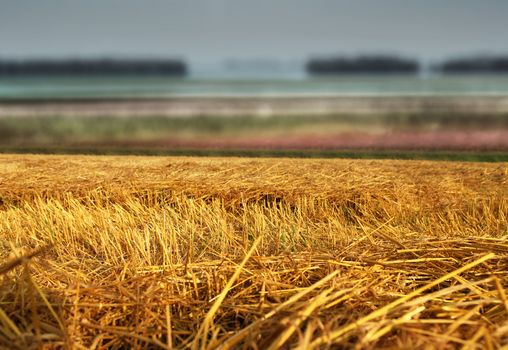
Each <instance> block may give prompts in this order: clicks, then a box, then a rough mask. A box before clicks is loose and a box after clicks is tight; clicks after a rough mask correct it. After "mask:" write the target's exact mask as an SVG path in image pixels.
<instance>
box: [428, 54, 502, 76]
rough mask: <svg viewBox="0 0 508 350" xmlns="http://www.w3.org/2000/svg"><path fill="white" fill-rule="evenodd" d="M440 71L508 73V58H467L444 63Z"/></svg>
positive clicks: (439, 68) (452, 72)
mask: <svg viewBox="0 0 508 350" xmlns="http://www.w3.org/2000/svg"><path fill="white" fill-rule="evenodd" d="M437 69H438V71H441V72H442V73H451V74H454V73H504V74H506V73H508V56H497V57H482V56H479V57H469V58H468V57H466V58H456V59H451V60H448V61H446V62H444V63H443V64H442V65H441V66H440V67H439V66H438V67H437Z"/></svg>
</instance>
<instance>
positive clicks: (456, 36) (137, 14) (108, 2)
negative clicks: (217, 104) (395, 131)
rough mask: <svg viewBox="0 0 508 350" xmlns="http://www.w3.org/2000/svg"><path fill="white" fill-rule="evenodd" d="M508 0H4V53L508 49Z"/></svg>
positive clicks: (221, 54)
mask: <svg viewBox="0 0 508 350" xmlns="http://www.w3.org/2000/svg"><path fill="white" fill-rule="evenodd" d="M507 19H508V1H507V0H335V1H332V0H0V57H48V56H50V57H55V56H57V57H68V56H134V57H153V56H177V57H182V58H185V59H187V60H189V61H193V62H196V61H197V62H206V61H218V60H222V59H227V58H237V59H244V58H261V57H269V58H276V59H284V60H287V59H298V60H301V59H305V58H306V57H309V56H311V55H316V54H332V53H345V54H355V53H359V52H379V51H382V52H387V53H402V54H407V55H409V56H414V57H419V58H423V59H427V60H428V59H434V58H438V59H439V58H442V57H444V56H449V55H454V54H462V53H471V52H472V53H479V52H491V53H500V52H505V53H508V39H507V34H508V20H507Z"/></svg>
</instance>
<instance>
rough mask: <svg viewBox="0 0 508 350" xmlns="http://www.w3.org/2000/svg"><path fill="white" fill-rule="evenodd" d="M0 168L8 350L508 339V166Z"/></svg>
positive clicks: (75, 160) (185, 162) (2, 310)
mask: <svg viewBox="0 0 508 350" xmlns="http://www.w3.org/2000/svg"><path fill="white" fill-rule="evenodd" d="M0 164H1V166H0V262H1V263H0V348H9V349H15V348H18V349H26V348H47V349H54V348H74V349H119V348H127V347H134V348H167V349H170V348H175V349H215V348H219V349H244V348H245V349H278V348H299V349H328V348H333V349H342V348H344V349H350V348H357V349H373V348H376V349H383V348H390V349H393V348H406V349H409V348H412V349H417V348H422V349H423V348H425V349H427V348H440V349H448V348H450V349H452V348H466V349H475V348H487V349H495V348H500V347H503V346H507V344H508V299H507V297H506V295H507V294H508V291H507V288H508V164H506V163H496V164H493V163H492V164H488V163H453V162H448V163H447V162H422V161H394V160H383V161H369V160H305V159H239V158H228V159H225V158H162V157H160V158H159V157H105V156H103V157H91V156H31V155H24V156H21V155H1V156H0Z"/></svg>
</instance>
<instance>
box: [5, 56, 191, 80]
mask: <svg viewBox="0 0 508 350" xmlns="http://www.w3.org/2000/svg"><path fill="white" fill-rule="evenodd" d="M186 74H187V66H186V64H185V63H184V62H182V61H180V60H119V59H76V60H74V59H73V60H22V61H21V60H19V61H16V60H0V76H23V75H27V76H37V75H41V76H42V75H48V76H55V75H57V76H95V75H111V76H120V75H141V76H179V77H180V76H185V75H186Z"/></svg>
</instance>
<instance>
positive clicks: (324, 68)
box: [306, 56, 420, 75]
mask: <svg viewBox="0 0 508 350" xmlns="http://www.w3.org/2000/svg"><path fill="white" fill-rule="evenodd" d="M419 69H420V64H419V63H418V62H417V61H415V60H411V59H405V58H400V57H391V56H360V57H356V58H346V57H335V58H315V59H311V60H309V61H308V62H307V65H306V70H307V72H308V73H310V74H315V75H328V74H362V73H365V74H378V73H379V74H385V73H388V74H415V73H417V72H418V71H419Z"/></svg>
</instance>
